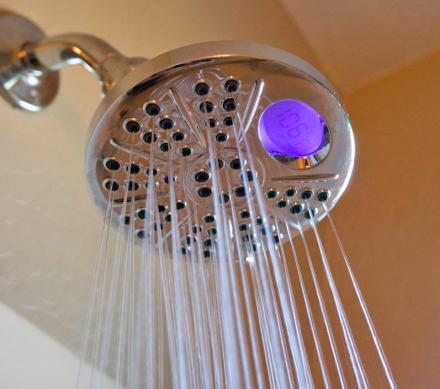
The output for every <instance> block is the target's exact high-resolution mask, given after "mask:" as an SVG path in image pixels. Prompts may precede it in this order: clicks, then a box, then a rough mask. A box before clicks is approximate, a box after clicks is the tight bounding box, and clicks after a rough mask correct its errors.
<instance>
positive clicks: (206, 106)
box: [199, 101, 214, 113]
mask: <svg viewBox="0 0 440 389" xmlns="http://www.w3.org/2000/svg"><path fill="white" fill-rule="evenodd" d="M199 109H200V112H202V113H206V112H207V113H211V112H212V111H214V104H212V103H211V102H210V101H202V102H201V103H200V104H199Z"/></svg>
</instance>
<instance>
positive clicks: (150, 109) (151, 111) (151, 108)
mask: <svg viewBox="0 0 440 389" xmlns="http://www.w3.org/2000/svg"><path fill="white" fill-rule="evenodd" d="M145 112H146V113H147V114H148V115H150V116H157V115H159V113H160V107H159V106H158V105H157V104H156V103H147V105H146V106H145Z"/></svg>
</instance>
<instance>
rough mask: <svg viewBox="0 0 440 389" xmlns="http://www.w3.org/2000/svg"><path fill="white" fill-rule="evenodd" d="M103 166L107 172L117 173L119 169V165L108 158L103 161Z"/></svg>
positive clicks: (116, 161)
mask: <svg viewBox="0 0 440 389" xmlns="http://www.w3.org/2000/svg"><path fill="white" fill-rule="evenodd" d="M104 166H105V168H106V169H107V170H110V171H113V172H114V171H117V170H119V169H120V168H121V163H120V162H119V161H118V160H116V159H113V158H108V159H106V160H105V161H104Z"/></svg>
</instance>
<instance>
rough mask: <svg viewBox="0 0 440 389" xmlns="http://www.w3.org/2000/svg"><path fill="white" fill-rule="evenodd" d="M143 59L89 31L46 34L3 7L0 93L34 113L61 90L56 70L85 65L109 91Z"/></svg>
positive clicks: (106, 91)
mask: <svg viewBox="0 0 440 389" xmlns="http://www.w3.org/2000/svg"><path fill="white" fill-rule="evenodd" d="M145 61H146V60H145V59H143V58H128V57H125V56H124V55H122V54H121V53H120V52H119V51H117V50H115V49H114V48H113V47H112V46H110V45H109V44H107V43H106V42H104V41H103V40H101V39H99V38H96V37H94V36H91V35H87V34H65V35H57V36H54V37H51V38H47V37H46V36H45V34H44V33H43V31H42V30H41V29H40V28H39V27H38V26H37V25H35V24H34V23H33V22H32V21H30V20H28V19H26V18H24V17H22V16H20V15H17V14H14V13H11V12H9V11H4V10H1V9H0V95H1V96H2V97H3V98H4V99H5V100H6V101H8V102H9V103H10V104H11V105H12V106H14V107H16V108H20V109H23V110H25V111H31V112H36V111H41V110H42V109H44V108H46V107H47V106H48V105H50V104H51V103H52V101H53V100H54V98H55V97H56V95H57V91H58V86H59V74H58V72H59V70H60V69H62V68H64V67H66V66H72V65H82V66H83V67H84V68H86V69H87V70H89V71H90V72H92V73H93V74H94V75H95V76H96V77H97V78H98V80H99V81H100V82H101V84H102V90H103V93H104V94H107V93H108V91H109V90H110V89H111V88H112V87H113V86H114V85H115V83H116V81H117V80H118V79H121V78H122V77H123V76H124V75H126V74H127V73H129V72H130V71H132V70H134V68H136V66H137V65H139V64H141V63H143V62H145Z"/></svg>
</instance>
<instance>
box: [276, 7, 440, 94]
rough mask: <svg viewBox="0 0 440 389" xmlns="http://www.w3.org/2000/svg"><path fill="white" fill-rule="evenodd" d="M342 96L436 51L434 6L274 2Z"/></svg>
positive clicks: (439, 33) (438, 11)
mask: <svg viewBox="0 0 440 389" xmlns="http://www.w3.org/2000/svg"><path fill="white" fill-rule="evenodd" d="M279 1H280V3H281V4H282V5H283V6H284V8H285V10H286V11H287V13H288V14H289V16H290V17H291V19H292V21H293V22H294V23H295V24H296V26H297V27H298V28H299V30H300V31H301V34H302V35H303V37H304V38H305V39H306V41H307V42H308V43H309V45H310V47H311V49H312V50H313V51H314V53H315V54H316V56H317V57H318V60H319V61H320V63H321V64H322V65H323V66H324V68H325V70H326V71H327V73H328V75H329V77H330V78H331V79H332V80H333V82H334V83H335V84H336V85H337V86H338V87H339V88H342V89H343V91H349V90H351V89H353V88H356V87H358V86H360V85H364V84H366V83H367V82H368V81H370V80H372V79H373V78H377V77H378V76H381V75H383V74H385V73H390V72H392V71H394V70H396V69H397V68H399V67H402V66H404V65H406V64H409V63H411V62H415V61H416V60H417V59H418V58H420V57H422V56H425V55H427V54H429V53H431V52H433V51H435V50H438V49H440V22H439V20H440V2H439V1H436V0H380V1H365V0H350V1H347V0H332V1H329V0H310V1H298V0H279Z"/></svg>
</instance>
